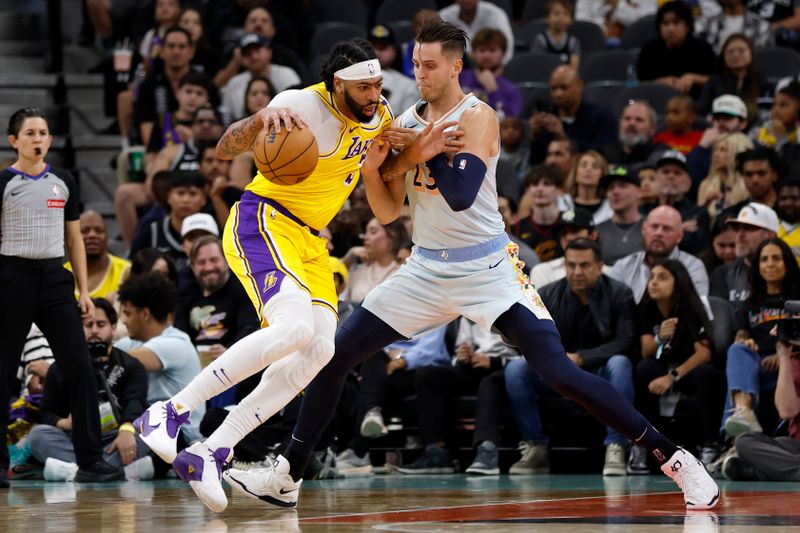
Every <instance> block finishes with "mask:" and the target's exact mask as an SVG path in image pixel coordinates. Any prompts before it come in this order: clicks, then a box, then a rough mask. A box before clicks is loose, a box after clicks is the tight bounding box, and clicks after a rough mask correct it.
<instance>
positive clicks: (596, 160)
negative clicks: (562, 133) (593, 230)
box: [565, 150, 612, 224]
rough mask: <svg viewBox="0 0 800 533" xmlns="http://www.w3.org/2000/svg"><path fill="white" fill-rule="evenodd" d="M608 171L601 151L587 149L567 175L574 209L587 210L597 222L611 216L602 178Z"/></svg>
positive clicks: (579, 155) (567, 183)
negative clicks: (601, 183)
mask: <svg viewBox="0 0 800 533" xmlns="http://www.w3.org/2000/svg"><path fill="white" fill-rule="evenodd" d="M607 173H608V163H607V162H606V158H605V157H603V155H602V154H600V152H597V151H595V150H587V151H585V152H583V153H581V154H578V157H577V158H576V159H575V164H574V165H572V169H570V172H569V174H568V175H567V181H566V187H565V188H566V189H567V191H568V197H569V200H570V201H571V203H572V206H571V207H573V208H574V209H580V210H583V211H586V212H587V213H589V214H590V215H591V216H592V221H593V222H594V223H595V224H600V223H601V222H604V221H606V220H608V219H609V218H611V214H612V211H611V208H610V207H609V206H608V200H607V199H606V197H605V196H606V195H605V191H604V190H603V187H602V186H601V185H600V179H601V178H602V177H603V176H605V175H606V174H607Z"/></svg>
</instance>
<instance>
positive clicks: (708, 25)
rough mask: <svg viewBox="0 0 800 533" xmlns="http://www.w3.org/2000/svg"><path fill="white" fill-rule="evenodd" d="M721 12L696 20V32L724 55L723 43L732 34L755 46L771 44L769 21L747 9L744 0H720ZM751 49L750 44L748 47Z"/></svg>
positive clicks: (772, 37)
mask: <svg viewBox="0 0 800 533" xmlns="http://www.w3.org/2000/svg"><path fill="white" fill-rule="evenodd" d="M719 3H720V4H721V5H722V12H721V13H719V14H718V15H714V16H711V17H703V19H702V20H701V21H698V24H697V26H698V28H697V34H698V36H699V37H700V38H702V39H703V40H705V41H706V42H707V43H708V44H710V45H711V48H713V49H714V52H715V53H717V54H720V56H721V57H724V55H725V45H726V44H727V43H728V40H729V39H730V38H731V37H732V36H733V35H738V36H741V37H744V38H745V39H748V40H749V41H751V42H752V43H753V44H754V45H755V47H756V48H766V47H767V46H771V45H772V43H773V41H774V38H775V37H774V35H773V34H772V30H771V29H770V27H769V22H768V21H767V20H765V19H763V18H761V17H760V16H758V15H757V14H756V13H753V12H752V11H748V10H747V1H746V0H720V2H719ZM750 49H751V51H752V46H751V47H750Z"/></svg>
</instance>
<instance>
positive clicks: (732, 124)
mask: <svg viewBox="0 0 800 533" xmlns="http://www.w3.org/2000/svg"><path fill="white" fill-rule="evenodd" d="M745 128H747V106H746V105H745V103H744V101H743V100H742V99H741V98H739V97H738V96H736V95H733V94H724V95H722V96H719V97H717V98H715V99H714V102H713V103H712V105H711V126H709V127H708V128H706V130H705V131H704V132H703V136H702V137H700V142H699V143H697V146H695V147H694V148H693V149H692V151H691V152H689V155H688V156H687V157H686V164H687V166H688V167H689V175H690V176H691V177H692V183H693V189H694V188H696V187H697V185H698V184H699V183H700V182H701V181H703V180H704V179H705V177H706V176H708V171H709V169H710V168H711V149H712V146H713V145H714V141H716V140H717V139H718V138H719V136H720V135H722V134H723V133H732V132H737V131H744V130H745Z"/></svg>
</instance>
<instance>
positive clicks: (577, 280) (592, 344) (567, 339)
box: [505, 238, 637, 476]
mask: <svg viewBox="0 0 800 533" xmlns="http://www.w3.org/2000/svg"><path fill="white" fill-rule="evenodd" d="M602 269H603V262H602V260H601V259H600V246H599V245H598V244H597V243H596V242H595V241H594V240H591V239H586V238H581V239H576V240H573V241H572V242H570V243H569V244H568V245H567V249H566V277H565V278H563V279H560V280H558V281H556V282H554V283H550V284H549V285H546V286H545V287H544V288H542V289H541V291H540V293H539V294H540V295H541V297H542V301H543V302H544V303H545V305H546V306H547V308H548V309H549V310H550V312H551V313H552V315H553V320H554V321H555V325H556V327H557V328H558V331H559V333H560V334H561V338H562V339H563V340H564V349H565V350H566V351H567V357H569V358H570V359H571V360H572V362H573V363H575V364H576V365H577V366H579V367H581V368H583V369H585V370H586V371H587V372H592V373H594V374H597V375H598V376H600V377H602V378H604V379H606V380H607V381H609V382H610V383H611V385H612V386H613V387H614V388H615V389H617V391H618V392H619V393H620V394H621V395H622V396H624V397H625V398H626V399H627V400H628V401H631V402H632V401H633V365H632V364H631V359H630V357H632V356H634V355H635V354H636V352H637V350H636V326H635V318H634V317H635V304H634V299H633V294H632V293H631V289H630V288H628V287H627V286H626V285H625V284H624V283H621V282H619V281H616V280H613V279H611V278H610V277H608V276H606V275H605V274H603V273H602ZM505 378H506V391H507V392H508V395H509V399H510V400H511V406H512V412H513V413H514V419H515V420H516V421H517V425H518V427H519V429H520V432H521V433H522V439H523V441H524V442H528V446H531V447H537V446H538V447H539V450H540V452H539V453H540V455H542V456H546V455H547V441H548V438H547V436H546V435H545V434H544V432H543V431H542V424H541V420H540V416H539V405H538V398H537V393H538V394H539V395H541V394H543V393H544V394H550V395H552V394H553V393H552V391H549V389H548V388H547V387H546V386H544V385H543V383H542V382H541V380H539V378H538V377H536V375H535V374H534V372H533V371H532V370H531V368H530V366H529V365H528V364H527V363H526V362H525V360H524V359H519V360H514V361H510V362H509V363H508V365H506V369H505ZM544 391H547V392H544ZM605 445H606V456H605V465H604V467H603V475H616V476H624V475H625V473H626V472H625V449H626V448H627V447H628V445H629V442H628V440H627V439H626V438H625V437H623V436H621V435H619V434H618V433H617V432H616V431H614V430H613V429H611V428H608V433H607V437H606V439H605ZM527 463H531V461H527ZM526 467H528V469H529V470H530V471H525V469H526ZM534 467H535V468H538V469H539V471H540V472H541V471H542V470H544V471H545V472H546V470H545V469H546V468H549V461H544V460H541V461H539V462H538V463H537V464H526V461H525V458H524V457H523V460H522V461H520V462H519V463H516V464H515V465H514V466H512V467H511V471H510V472H511V473H512V474H514V473H520V474H521V473H534V472H533V469H534Z"/></svg>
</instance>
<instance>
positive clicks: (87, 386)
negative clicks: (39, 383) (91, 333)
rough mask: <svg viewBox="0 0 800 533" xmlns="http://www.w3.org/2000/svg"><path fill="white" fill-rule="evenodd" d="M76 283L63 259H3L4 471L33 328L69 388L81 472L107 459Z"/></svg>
mask: <svg viewBox="0 0 800 533" xmlns="http://www.w3.org/2000/svg"><path fill="white" fill-rule="evenodd" d="M74 290H75V279H74V278H73V276H72V273H71V272H69V271H68V270H66V269H65V268H64V267H63V266H62V261H61V260H60V259H40V260H35V259H22V258H19V257H9V256H0V437H2V439H0V444H2V445H0V468H2V469H3V470H5V469H7V468H8V462H9V458H8V448H7V447H6V446H5V441H6V431H7V428H8V415H9V400H10V399H11V394H12V391H13V390H15V389H14V388H12V387H13V386H14V380H15V379H16V374H17V369H18V368H19V363H20V357H21V355H22V350H23V347H24V345H25V339H26V338H27V336H28V332H29V331H30V328H31V324H32V323H33V322H36V325H37V326H39V329H41V330H42V333H43V334H44V336H45V337H46V338H47V341H48V342H49V343H50V348H51V349H52V350H53V356H54V357H55V360H56V362H57V363H58V367H59V368H60V369H61V372H63V374H64V377H65V379H66V381H67V383H68V387H69V399H70V409H69V410H70V413H72V442H73V444H74V446H75V457H76V459H77V462H78V465H79V466H81V467H87V466H91V465H92V464H94V463H95V462H97V461H98V460H99V459H100V458H101V457H102V451H103V450H102V447H101V444H100V415H99V410H98V405H97V384H96V382H95V374H94V369H93V367H92V362H91V359H90V357H89V350H88V349H87V347H86V337H85V336H84V333H83V322H82V320H81V314H80V311H79V309H78V306H77V303H76V302H75V294H74Z"/></svg>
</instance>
